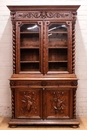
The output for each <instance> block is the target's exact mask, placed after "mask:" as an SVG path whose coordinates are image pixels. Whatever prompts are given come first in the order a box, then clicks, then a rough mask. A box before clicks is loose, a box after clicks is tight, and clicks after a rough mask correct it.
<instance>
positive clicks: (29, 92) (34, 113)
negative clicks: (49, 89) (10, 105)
mask: <svg viewBox="0 0 87 130" xmlns="http://www.w3.org/2000/svg"><path fill="white" fill-rule="evenodd" d="M41 106H42V90H41V89H39V88H29V89H28V88H18V89H15V118H30V119H40V118H42V107H41Z"/></svg>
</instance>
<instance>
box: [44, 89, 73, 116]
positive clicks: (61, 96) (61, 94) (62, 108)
mask: <svg viewBox="0 0 87 130" xmlns="http://www.w3.org/2000/svg"><path fill="white" fill-rule="evenodd" d="M69 96H70V93H69V90H57V89H55V90H54V89H49V90H46V99H47V101H46V104H47V107H46V111H47V112H46V113H47V118H50V117H56V118H69V116H70V112H69V109H70V108H69V100H70V97H69Z"/></svg>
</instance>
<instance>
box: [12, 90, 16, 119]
mask: <svg viewBox="0 0 87 130" xmlns="http://www.w3.org/2000/svg"><path fill="white" fill-rule="evenodd" d="M11 106H12V118H15V96H14V89H11Z"/></svg>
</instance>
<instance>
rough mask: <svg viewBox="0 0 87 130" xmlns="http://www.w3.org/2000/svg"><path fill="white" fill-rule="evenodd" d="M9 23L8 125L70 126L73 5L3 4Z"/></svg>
mask: <svg viewBox="0 0 87 130" xmlns="http://www.w3.org/2000/svg"><path fill="white" fill-rule="evenodd" d="M8 8H9V9H10V11H11V20H12V27H13V29H12V37H13V39H12V44H13V74H12V76H11V78H10V87H11V93H12V119H11V120H10V122H9V125H10V126H13V125H33V124H34V125H72V126H78V125H79V121H78V120H77V119H76V89H77V81H78V79H77V77H76V75H75V21H76V14H77V13H76V11H77V9H78V8H79V5H77V6H8Z"/></svg>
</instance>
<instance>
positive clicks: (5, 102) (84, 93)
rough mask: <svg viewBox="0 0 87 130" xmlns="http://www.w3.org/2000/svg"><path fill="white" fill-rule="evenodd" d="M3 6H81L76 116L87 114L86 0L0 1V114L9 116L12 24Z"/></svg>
mask: <svg viewBox="0 0 87 130" xmlns="http://www.w3.org/2000/svg"><path fill="white" fill-rule="evenodd" d="M6 5H81V7H80V8H79V10H78V17H77V22H76V74H77V77H78V79H79V80H78V90H77V115H79V116H86V117H87V86H86V84H87V1H86V0H36V1H35V0H0V116H11V94H10V87H9V80H8V79H9V78H10V76H11V74H12V36H11V34H12V32H11V31H12V26H11V21H10V12H9V10H8V9H7V7H6Z"/></svg>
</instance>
